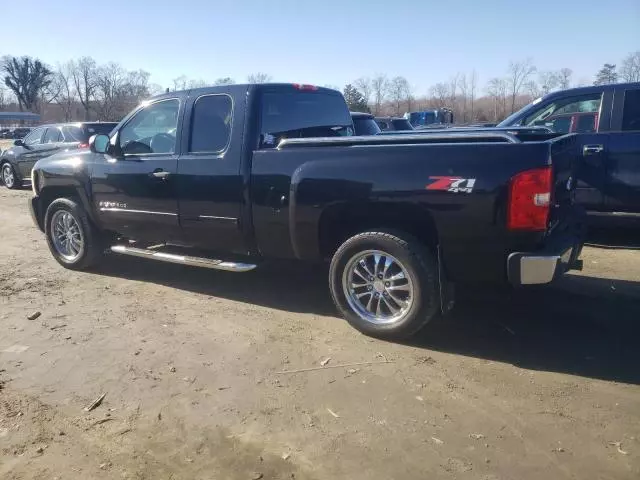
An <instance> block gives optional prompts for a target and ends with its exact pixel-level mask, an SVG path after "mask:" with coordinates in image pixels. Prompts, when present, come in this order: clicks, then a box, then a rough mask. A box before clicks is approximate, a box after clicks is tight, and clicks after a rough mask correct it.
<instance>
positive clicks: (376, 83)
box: [371, 74, 389, 115]
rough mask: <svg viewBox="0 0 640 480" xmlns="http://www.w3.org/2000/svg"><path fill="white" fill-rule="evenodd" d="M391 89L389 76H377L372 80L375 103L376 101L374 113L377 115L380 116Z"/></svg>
mask: <svg viewBox="0 0 640 480" xmlns="http://www.w3.org/2000/svg"><path fill="white" fill-rule="evenodd" d="M388 89H389V80H387V76H386V75H383V74H376V76H375V77H373V78H372V79H371V91H372V93H373V101H374V113H375V114H376V115H380V111H381V110H382V103H383V102H384V99H385V98H386V96H387V91H388Z"/></svg>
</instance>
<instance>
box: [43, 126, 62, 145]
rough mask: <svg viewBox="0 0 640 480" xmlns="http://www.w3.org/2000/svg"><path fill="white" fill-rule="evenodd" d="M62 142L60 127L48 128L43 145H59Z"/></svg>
mask: <svg viewBox="0 0 640 480" xmlns="http://www.w3.org/2000/svg"><path fill="white" fill-rule="evenodd" d="M60 141H61V139H60V129H59V128H58V127H49V128H47V133H45V134H44V139H43V140H42V143H58V142H60Z"/></svg>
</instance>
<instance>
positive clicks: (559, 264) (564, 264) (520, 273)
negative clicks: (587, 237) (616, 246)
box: [507, 226, 584, 285]
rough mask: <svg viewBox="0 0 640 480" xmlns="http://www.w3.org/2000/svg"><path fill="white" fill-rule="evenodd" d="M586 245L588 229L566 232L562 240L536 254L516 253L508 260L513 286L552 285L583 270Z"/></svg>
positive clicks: (508, 273)
mask: <svg viewBox="0 0 640 480" xmlns="http://www.w3.org/2000/svg"><path fill="white" fill-rule="evenodd" d="M583 242H584V227H582V226H579V227H578V226H577V227H576V228H575V229H573V231H572V232H566V231H565V232H564V233H563V235H562V236H561V237H560V238H556V239H554V240H553V241H552V242H550V243H549V245H548V246H547V247H546V248H544V249H542V250H540V251H536V252H515V253H512V254H511V255H509V257H508V259H507V276H508V278H509V282H510V283H511V284H513V285H540V284H544V283H551V282H552V281H553V280H555V279H556V278H558V277H559V276H561V275H563V274H564V273H566V272H568V271H569V270H581V269H582V261H581V260H579V258H580V254H581V253H582V245H583Z"/></svg>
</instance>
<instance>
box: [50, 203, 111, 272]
mask: <svg viewBox="0 0 640 480" xmlns="http://www.w3.org/2000/svg"><path fill="white" fill-rule="evenodd" d="M45 235H46V237H47V244H48V245H49V250H50V251H51V254H52V255H53V258H55V259H56V261H57V262H58V263H59V264H60V265H62V266H63V267H65V268H69V269H71V270H85V269H87V268H89V267H91V266H93V265H95V264H96V263H97V262H98V261H99V260H100V258H101V257H102V255H103V252H104V246H103V245H102V241H101V237H100V232H98V230H97V229H96V228H95V227H94V226H93V224H92V223H91V221H90V220H89V218H88V217H87V214H86V212H85V211H84V209H83V208H82V206H80V205H79V204H78V203H76V202H75V201H74V200H71V199H68V198H59V199H57V200H54V201H53V202H51V204H50V205H49V207H48V208H47V213H46V214H45Z"/></svg>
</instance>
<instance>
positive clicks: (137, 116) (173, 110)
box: [91, 96, 184, 242]
mask: <svg viewBox="0 0 640 480" xmlns="http://www.w3.org/2000/svg"><path fill="white" fill-rule="evenodd" d="M183 109H184V99H183V98H182V97H181V96H176V97H172V98H164V99H160V100H158V101H155V102H153V103H150V104H147V105H144V106H143V107H141V108H139V109H138V110H137V111H136V112H134V113H133V114H132V115H131V116H130V117H129V118H128V119H127V120H126V121H125V122H124V124H123V125H122V126H120V128H119V129H118V130H116V131H115V132H113V133H112V135H111V139H110V146H109V149H108V153H106V154H104V155H100V154H96V155H99V156H100V157H101V158H100V159H98V160H97V161H96V163H95V165H94V168H93V173H92V179H91V183H92V187H93V201H94V203H95V205H94V208H95V210H96V211H97V214H98V218H99V221H100V223H101V224H102V226H103V228H107V229H111V230H113V231H116V232H118V233H120V234H121V235H124V236H126V237H128V238H130V239H135V240H142V241H153V242H163V241H169V240H171V239H175V238H179V235H180V229H179V222H178V199H177V193H176V180H177V179H176V173H177V166H178V155H179V151H178V147H179V144H178V142H176V138H179V137H178V135H179V133H180V130H181V125H180V121H181V119H182V113H183Z"/></svg>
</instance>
